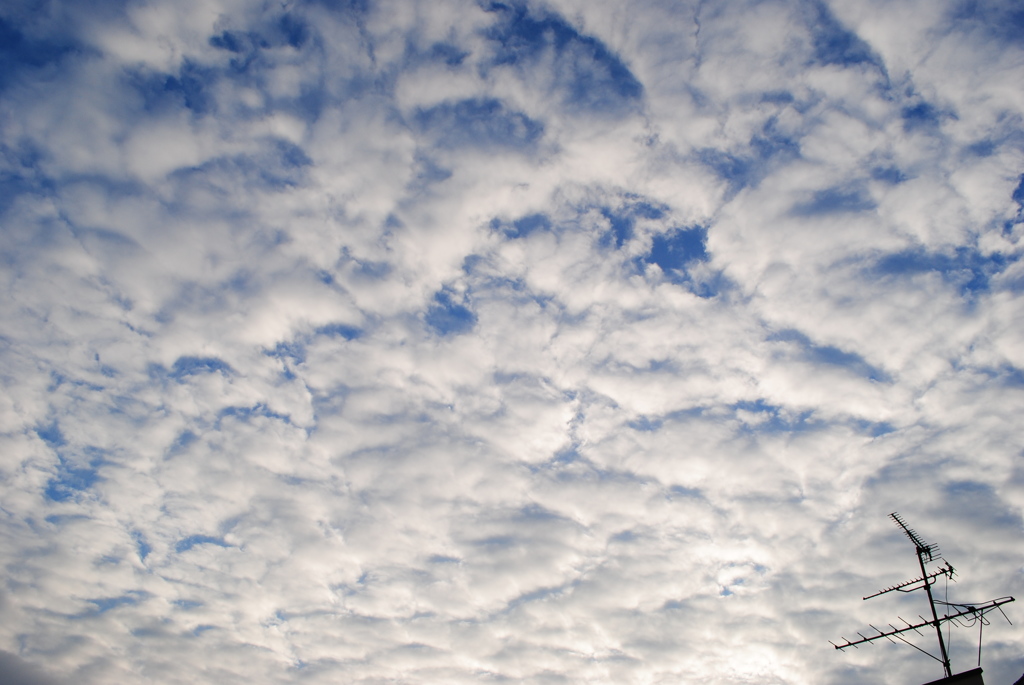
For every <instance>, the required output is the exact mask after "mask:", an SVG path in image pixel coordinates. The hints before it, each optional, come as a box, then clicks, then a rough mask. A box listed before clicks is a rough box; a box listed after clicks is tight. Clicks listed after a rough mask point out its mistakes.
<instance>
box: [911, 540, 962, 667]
mask: <svg viewBox="0 0 1024 685" xmlns="http://www.w3.org/2000/svg"><path fill="white" fill-rule="evenodd" d="M925 554H928V550H927V549H925V548H923V547H920V546H918V548H917V563H918V564H920V566H921V576H922V577H923V578H924V591H925V592H927V593H928V606H930V607H931V608H932V625H934V626H935V635H936V636H937V637H938V638H939V653H940V654H942V668H943V670H945V672H946V677H947V678H949V677H950V676H952V675H953V671H952V670H950V667H949V655H948V654H946V641H945V640H943V639H942V624H941V623H939V615H938V614H937V613H936V612H935V600H934V599H933V598H932V582H934V581H929V580H928V572H927V571H926V570H925V568H924V555H925ZM929 556H930V554H929Z"/></svg>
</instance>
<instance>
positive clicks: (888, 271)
mask: <svg viewBox="0 0 1024 685" xmlns="http://www.w3.org/2000/svg"><path fill="white" fill-rule="evenodd" d="M1016 260H1017V257H1008V256H1006V255H1004V254H1002V253H993V254H990V255H985V254H982V253H981V252H979V251H978V250H976V249H974V248H969V247H959V248H957V249H956V250H955V251H954V252H953V253H939V252H928V251H927V250H925V249H924V248H923V247H922V248H917V249H911V250H904V251H903V252H897V253H893V254H888V255H884V256H882V257H880V258H879V259H878V260H877V261H876V262H875V264H874V265H873V267H872V268H871V272H872V273H874V274H877V275H881V276H894V277H900V276H913V275H916V274H922V273H937V274H939V275H941V276H942V278H943V280H945V281H946V282H947V283H950V284H954V285H956V286H957V287H958V289H959V291H960V294H961V295H973V294H976V293H979V292H986V291H988V290H990V281H991V279H992V277H993V276H995V275H996V274H999V273H1001V272H1002V271H1004V270H1005V269H1006V267H1007V266H1008V265H1009V264H1010V263H1012V262H1014V261H1016Z"/></svg>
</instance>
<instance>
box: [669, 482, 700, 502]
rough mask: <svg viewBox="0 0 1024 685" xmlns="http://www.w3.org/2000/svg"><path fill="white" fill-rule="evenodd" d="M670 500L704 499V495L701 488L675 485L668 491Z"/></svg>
mask: <svg viewBox="0 0 1024 685" xmlns="http://www.w3.org/2000/svg"><path fill="white" fill-rule="evenodd" d="M668 499H669V500H673V499H704V493H703V492H702V491H701V490H700V488H687V487H683V486H682V485H673V486H672V487H670V488H669V489H668Z"/></svg>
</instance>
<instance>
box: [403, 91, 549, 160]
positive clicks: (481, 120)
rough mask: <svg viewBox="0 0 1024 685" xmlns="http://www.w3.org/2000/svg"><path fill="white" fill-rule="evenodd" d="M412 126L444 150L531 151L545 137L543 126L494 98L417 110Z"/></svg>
mask: <svg viewBox="0 0 1024 685" xmlns="http://www.w3.org/2000/svg"><path fill="white" fill-rule="evenodd" d="M412 123H413V125H414V126H415V127H416V128H417V129H418V130H419V131H421V132H423V133H427V134H429V135H431V136H432V137H434V139H435V142H436V144H437V145H438V146H440V147H443V148H449V149H454V148H460V147H507V148H529V147H531V146H533V145H534V144H535V143H536V142H537V141H538V140H539V139H540V137H541V136H542V135H543V133H544V125H543V124H542V123H541V122H539V121H536V120H534V119H531V118H530V117H528V116H527V115H525V114H523V113H522V112H516V111H514V110H510V109H508V108H506V107H505V105H504V103H502V102H501V101H500V100H495V99H493V98H484V99H477V98H473V99H468V100H460V101H458V102H443V103H441V104H439V105H435V106H434V107H429V108H426V109H418V110H417V111H416V112H415V113H414V114H413V121H412Z"/></svg>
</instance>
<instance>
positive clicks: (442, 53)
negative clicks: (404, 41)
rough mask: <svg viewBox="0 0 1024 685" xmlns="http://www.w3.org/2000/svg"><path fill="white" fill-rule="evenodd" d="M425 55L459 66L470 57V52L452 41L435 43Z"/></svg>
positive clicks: (428, 57)
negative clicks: (451, 42)
mask: <svg viewBox="0 0 1024 685" xmlns="http://www.w3.org/2000/svg"><path fill="white" fill-rule="evenodd" d="M423 57H424V58H425V59H428V60H432V61H437V62H444V63H445V64H447V65H448V66H450V67H457V66H459V65H460V64H462V62H463V61H464V60H465V59H466V58H467V57H469V52H468V51H466V50H463V49H462V48H460V47H458V46H457V45H452V44H450V43H434V44H433V45H431V46H430V48H429V49H428V50H427V51H426V53H424V55H423Z"/></svg>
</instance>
